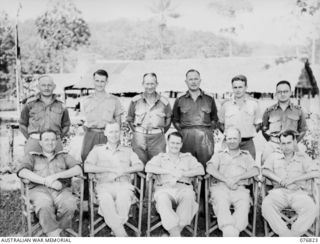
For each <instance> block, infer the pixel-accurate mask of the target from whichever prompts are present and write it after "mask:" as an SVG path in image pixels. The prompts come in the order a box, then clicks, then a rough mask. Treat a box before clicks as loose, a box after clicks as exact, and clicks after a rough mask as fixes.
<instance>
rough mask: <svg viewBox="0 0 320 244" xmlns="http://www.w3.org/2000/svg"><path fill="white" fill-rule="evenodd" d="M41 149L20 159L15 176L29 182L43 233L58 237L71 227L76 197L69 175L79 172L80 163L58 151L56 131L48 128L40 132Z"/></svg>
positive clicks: (80, 170)
mask: <svg viewBox="0 0 320 244" xmlns="http://www.w3.org/2000/svg"><path fill="white" fill-rule="evenodd" d="M39 143H40V146H41V148H42V151H41V152H40V153H39V152H30V153H29V154H28V155H26V156H25V157H24V158H23V159H22V160H20V168H19V170H18V172H17V175H18V176H19V177H21V178H24V179H27V180H29V181H31V185H30V200H31V202H32V204H33V205H34V207H35V213H36V215H37V217H38V219H39V223H40V225H41V227H42V230H43V232H44V233H45V234H46V235H47V236H60V232H61V231H62V230H63V229H68V228H71V220H72V217H73V215H74V211H75V210H76V208H77V198H76V197H75V196H74V195H72V192H71V188H70V186H71V177H73V176H76V175H82V168H81V165H80V162H77V161H76V160H75V159H74V158H72V157H71V156H70V155H68V154H67V153H66V152H64V151H59V152H58V151H57V150H56V148H57V134H56V132H55V131H52V130H48V131H44V132H42V133H41V134H40V142H39Z"/></svg>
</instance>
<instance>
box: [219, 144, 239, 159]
mask: <svg viewBox="0 0 320 244" xmlns="http://www.w3.org/2000/svg"><path fill="white" fill-rule="evenodd" d="M223 152H224V153H226V154H228V155H229V156H230V157H233V158H236V157H238V156H240V155H241V154H243V150H241V149H239V151H238V152H237V154H235V155H233V156H231V154H230V150H229V148H228V147H226V148H225V149H224V150H223Z"/></svg>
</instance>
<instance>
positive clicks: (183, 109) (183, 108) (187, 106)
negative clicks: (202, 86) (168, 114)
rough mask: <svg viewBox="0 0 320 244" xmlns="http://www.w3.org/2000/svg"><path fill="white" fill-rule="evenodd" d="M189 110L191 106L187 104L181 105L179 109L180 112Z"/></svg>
mask: <svg viewBox="0 0 320 244" xmlns="http://www.w3.org/2000/svg"><path fill="white" fill-rule="evenodd" d="M190 110H191V106H189V105H183V106H181V107H180V111H181V113H182V114H187V113H188V112H190Z"/></svg>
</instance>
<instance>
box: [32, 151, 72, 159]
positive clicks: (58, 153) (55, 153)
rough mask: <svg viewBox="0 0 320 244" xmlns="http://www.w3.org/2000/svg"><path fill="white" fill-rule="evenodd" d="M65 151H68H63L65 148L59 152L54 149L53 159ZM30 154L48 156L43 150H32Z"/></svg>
mask: <svg viewBox="0 0 320 244" xmlns="http://www.w3.org/2000/svg"><path fill="white" fill-rule="evenodd" d="M63 153H66V151H63V150H62V151H59V152H56V151H54V152H53V156H52V159H54V158H55V157H56V156H58V155H60V154H63ZM30 154H31V155H36V156H41V157H45V158H47V156H46V155H45V154H44V153H43V151H41V152H30Z"/></svg>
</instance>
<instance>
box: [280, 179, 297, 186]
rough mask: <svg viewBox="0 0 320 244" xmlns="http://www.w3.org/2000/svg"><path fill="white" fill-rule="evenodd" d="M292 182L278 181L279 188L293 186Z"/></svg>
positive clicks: (289, 180) (290, 180)
mask: <svg viewBox="0 0 320 244" xmlns="http://www.w3.org/2000/svg"><path fill="white" fill-rule="evenodd" d="M293 182H294V181H293V180H292V179H284V180H281V181H280V186H282V187H288V186H289V185H291V184H293Z"/></svg>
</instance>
